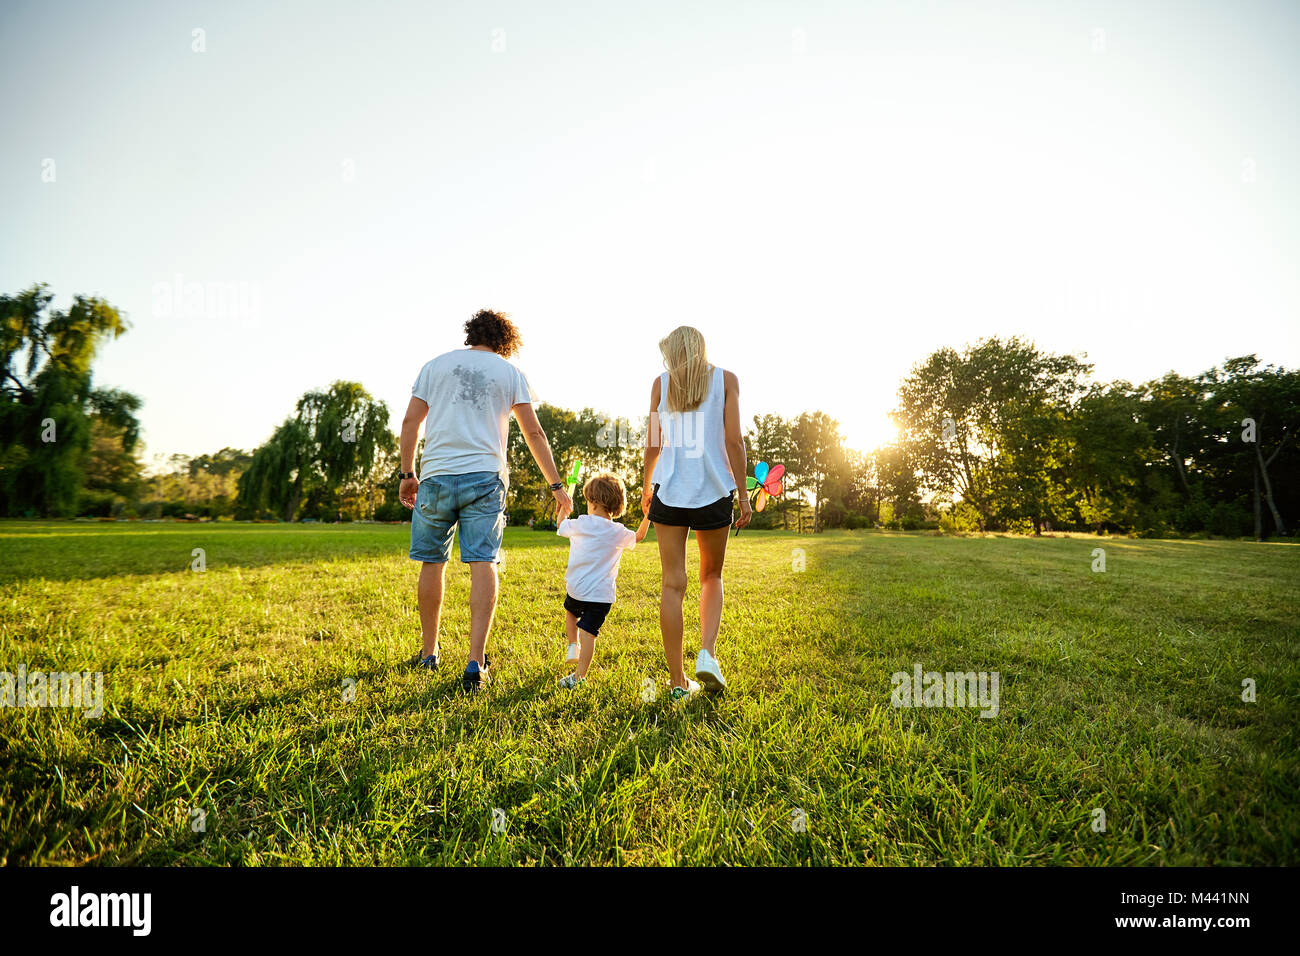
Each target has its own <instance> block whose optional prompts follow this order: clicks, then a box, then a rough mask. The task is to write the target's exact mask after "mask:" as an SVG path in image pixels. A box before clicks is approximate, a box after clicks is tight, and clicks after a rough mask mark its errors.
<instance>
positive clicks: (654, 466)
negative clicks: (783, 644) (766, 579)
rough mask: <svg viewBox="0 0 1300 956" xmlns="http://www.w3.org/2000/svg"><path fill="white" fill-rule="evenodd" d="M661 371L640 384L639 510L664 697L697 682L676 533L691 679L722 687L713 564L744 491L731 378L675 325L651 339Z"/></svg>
mask: <svg viewBox="0 0 1300 956" xmlns="http://www.w3.org/2000/svg"><path fill="white" fill-rule="evenodd" d="M659 351H660V352H662V353H663V357H664V365H665V366H666V367H667V369H668V371H666V372H665V373H664V374H662V375H660V376H659V377H658V378H657V379H655V382H654V385H653V386H652V387H651V389H650V429H649V433H648V435H647V440H646V450H645V477H644V484H643V485H642V489H641V507H642V508H643V509H644V512H645V514H646V515H647V517H649V519H650V521H651V522H653V523H654V526H655V537H656V539H658V541H659V564H660V567H661V568H662V570H663V593H662V595H661V596H660V598H659V629H660V630H661V631H662V632H663V638H664V655H665V656H666V657H667V658H668V671H669V673H670V674H671V675H672V692H671V693H672V699H673V700H681V699H682V698H687V697H693V696H694V695H695V694H697V693H699V691H700V684H697V683H696V682H695V681H693V680H689V679H688V678H687V677H686V672H685V670H684V669H683V667H682V629H683V623H682V599H683V598H684V597H685V596H686V538H687V536H688V535H689V533H690V531H691V530H692V529H694V531H695V540H696V542H697V543H698V544H699V547H700V654H699V657H698V658H696V661H695V676H696V677H698V678H699V679H700V682H701V683H703V684H704V686H705V687H706V688H707V689H708V690H710V691H714V692H717V691H721V690H722V689H723V688H725V687H726V681H725V680H723V678H722V671H721V670H720V669H719V667H718V662H717V659H716V658H715V656H714V652H715V646H716V644H717V640H718V627H719V625H720V624H721V623H722V562H723V559H724V558H725V557H726V555H727V534H728V532H729V531H730V530H731V517H732V503H733V498H734V496H735V491H736V489H737V488H741V489H743V488H744V487H745V470H746V465H745V440H744V438H743V437H742V436H741V434H740V405H739V399H740V383H739V382H738V381H737V379H736V376H735V375H734V374H732V373H731V372H728V371H725V370H724V369H721V368H718V367H717V366H714V365H710V364H709V359H708V356H707V354H706V353H705V350H704V336H702V335H701V334H700V333H699V332H698V331H697V330H695V329H693V328H691V327H690V326H686V325H683V326H681V327H680V328H677V329H674V330H673V332H672V333H671V334H670V335H669V336H668V337H667V338H666V339H664V340H663V341H662V342H660V343H659ZM750 517H751V511H750V506H749V498H748V496H746V495H745V494H743V493H742V494H741V495H740V514H739V515H738V516H737V518H736V527H737V528H743V527H745V525H747V524H749V519H750Z"/></svg>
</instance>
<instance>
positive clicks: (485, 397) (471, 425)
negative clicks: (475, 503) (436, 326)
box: [411, 349, 533, 486]
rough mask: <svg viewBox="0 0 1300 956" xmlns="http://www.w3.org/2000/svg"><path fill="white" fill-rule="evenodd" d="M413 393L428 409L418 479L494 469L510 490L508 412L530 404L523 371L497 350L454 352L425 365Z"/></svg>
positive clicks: (529, 392) (416, 380)
mask: <svg viewBox="0 0 1300 956" xmlns="http://www.w3.org/2000/svg"><path fill="white" fill-rule="evenodd" d="M411 394H412V395H414V396H415V397H416V398H418V399H420V400H421V401H423V402H424V403H425V404H426V405H428V406H429V416H428V418H426V419H425V423H424V454H423V455H422V456H421V458H420V477H421V478H427V477H428V476H429V475H465V474H469V473H470V472H474V471H494V472H496V473H497V474H499V475H500V476H501V482H502V484H504V485H506V486H509V484H510V469H509V466H508V465H507V464H506V441H507V439H508V438H509V436H510V410H511V409H512V408H514V407H515V406H516V405H523V404H528V403H531V402H532V401H533V393H532V389H531V388H529V386H528V379H526V378H524V373H523V372H521V371H519V369H518V368H516V367H515V366H514V364H513V363H511V362H508V361H506V360H505V359H503V358H502V357H501V356H500V355H497V354H496V353H495V352H485V351H483V350H482V349H457V350H456V351H454V352H446V353H444V354H443V355H439V356H438V357H437V358H435V359H433V360H431V361H429V362H427V363H425V366H424V368H422V369H420V374H419V375H418V376H417V377H416V379H415V384H414V385H412V386H411Z"/></svg>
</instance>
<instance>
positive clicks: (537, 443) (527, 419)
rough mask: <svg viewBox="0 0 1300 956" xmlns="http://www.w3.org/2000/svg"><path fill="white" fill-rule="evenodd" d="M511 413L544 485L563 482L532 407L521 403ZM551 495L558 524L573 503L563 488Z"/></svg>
mask: <svg viewBox="0 0 1300 956" xmlns="http://www.w3.org/2000/svg"><path fill="white" fill-rule="evenodd" d="M511 411H513V412H514V413H515V421H517V422H518V423H519V430H520V431H521V432H523V435H524V442H525V443H526V444H527V445H528V450H529V451H530V452H532V453H533V461H535V462H537V467H538V468H540V469H541V470H542V477H543V478H545V479H546V483H547V484H548V485H554V484H556V483H558V482H560V481H563V480H564V479H563V478H562V477H561V476H560V469H558V468H556V467H555V456H554V455H552V454H551V443H550V442H549V441H548V440H547V438H546V429H544V428H543V427H542V423H541V422H539V421H538V420H537V413H536V412H535V411H533V406H532V405H531V404H529V403H527V402H521V403H520V404H518V405H516V406H514V408H513V409H511ZM551 493H552V494H553V495H554V496H555V509H556V511H555V522H556V524H559V523H560V522H561V521H563V520H564V519H565V518H567V517H568V516H569V513H570V512H571V511H573V501H572V499H570V498H569V493H568V492H567V491H565V490H564V489H563V488H557V489H555V490H554V491H552V492H551Z"/></svg>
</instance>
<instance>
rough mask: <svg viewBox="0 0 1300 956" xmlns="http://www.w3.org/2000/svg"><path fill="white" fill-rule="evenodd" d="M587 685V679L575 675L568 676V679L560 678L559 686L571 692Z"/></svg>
mask: <svg viewBox="0 0 1300 956" xmlns="http://www.w3.org/2000/svg"><path fill="white" fill-rule="evenodd" d="M585 683H587V678H585V677H579V676H578V675H577V674H570V675H569V676H568V677H561V678H560V686H561V687H563V688H564V689H565V690H573V689H574V688H575V687H581V686H582V685H583V684H585Z"/></svg>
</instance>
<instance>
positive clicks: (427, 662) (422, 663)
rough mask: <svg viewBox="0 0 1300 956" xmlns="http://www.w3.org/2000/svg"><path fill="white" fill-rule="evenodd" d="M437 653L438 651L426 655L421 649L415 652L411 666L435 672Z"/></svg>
mask: <svg viewBox="0 0 1300 956" xmlns="http://www.w3.org/2000/svg"><path fill="white" fill-rule="evenodd" d="M439 653H440V652H439V651H434V652H433V653H432V654H426V653H424V649H423V648H421V649H420V650H418V651H416V652H415V660H414V662H413V664H414V666H415V667H427V668H428V669H429V670H431V671H436V670H437V669H438V656H439Z"/></svg>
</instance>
